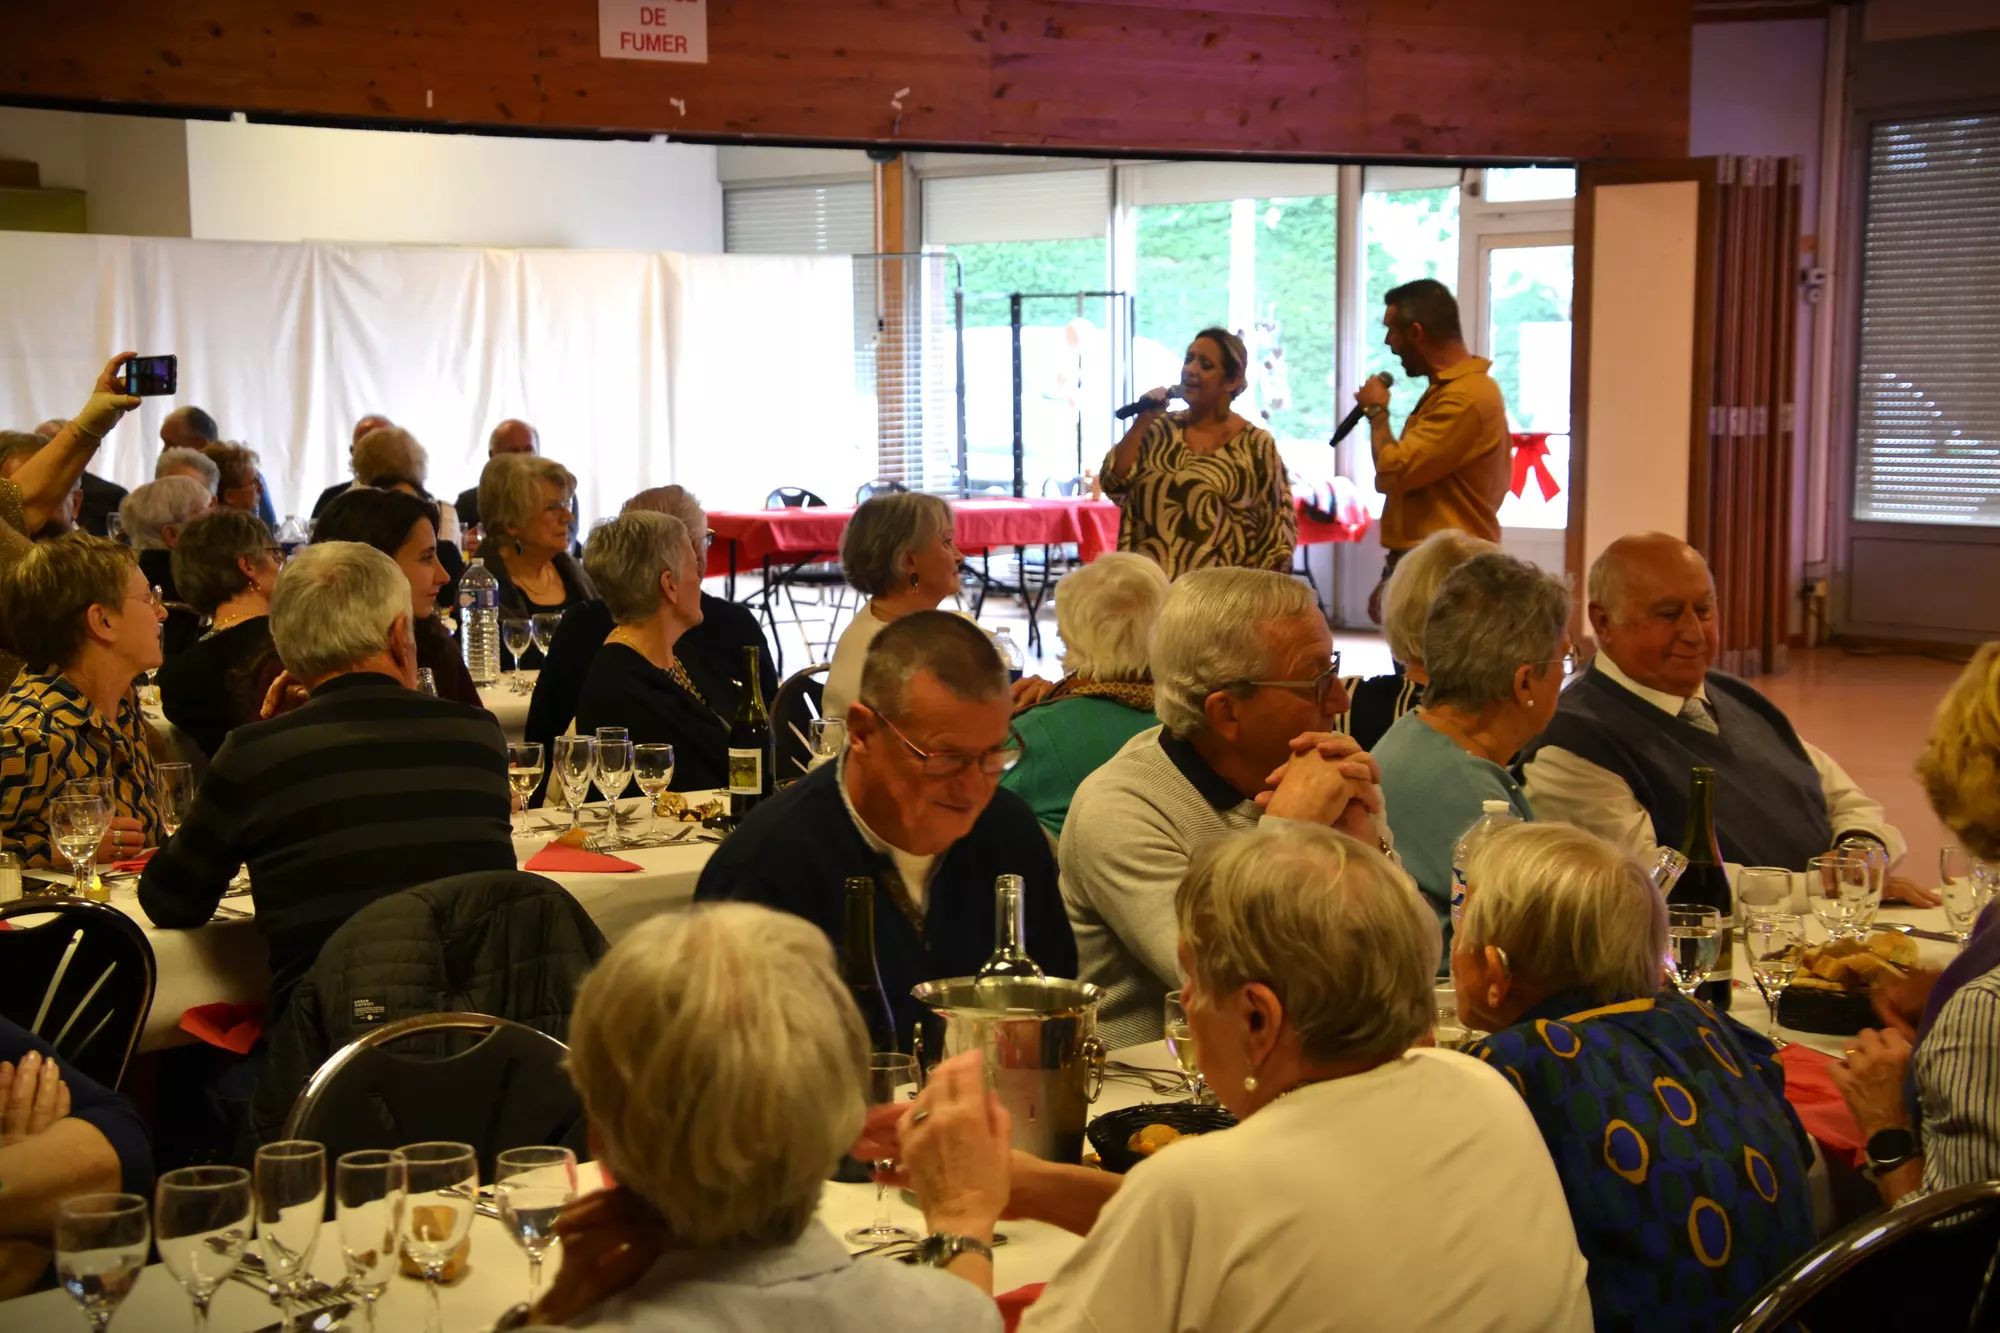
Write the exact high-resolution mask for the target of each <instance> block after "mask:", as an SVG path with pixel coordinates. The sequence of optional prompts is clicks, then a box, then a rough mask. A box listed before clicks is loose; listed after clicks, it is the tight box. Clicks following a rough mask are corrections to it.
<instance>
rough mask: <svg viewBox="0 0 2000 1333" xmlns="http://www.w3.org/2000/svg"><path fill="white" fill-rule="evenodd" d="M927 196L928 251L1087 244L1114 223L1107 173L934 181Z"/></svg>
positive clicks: (925, 185) (1014, 174) (1026, 174)
mask: <svg viewBox="0 0 2000 1333" xmlns="http://www.w3.org/2000/svg"><path fill="white" fill-rule="evenodd" d="M923 190H924V245H925V247H926V248H928V247H931V246H939V245H972V244H976V243H979V242H983V241H1076V240H1087V239H1089V238H1091V237H1094V236H1102V235H1104V234H1105V229H1106V227H1107V226H1108V224H1109V219H1110V207H1111V189H1110V176H1109V173H1108V172H1106V171H1105V170H1104V169H1103V168H1101V167H1098V168H1092V169H1088V170H1077V171H1013V172H1007V173H1004V174H1001V175H990V176H945V177H931V178H929V179H927V180H925V181H924V183H923Z"/></svg>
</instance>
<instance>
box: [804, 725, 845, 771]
mask: <svg viewBox="0 0 2000 1333" xmlns="http://www.w3.org/2000/svg"><path fill="white" fill-rule="evenodd" d="M806 731H807V735H808V738H809V739H810V740H811V742H812V752H813V766H814V767H815V768H817V767H818V766H819V765H821V764H824V763H826V762H827V761H828V760H830V759H833V758H835V757H836V756H838V755H839V754H840V752H841V751H842V750H843V749H845V748H846V747H847V719H846V718H841V717H816V718H814V719H813V720H812V724H811V725H810V726H809V727H807V728H806Z"/></svg>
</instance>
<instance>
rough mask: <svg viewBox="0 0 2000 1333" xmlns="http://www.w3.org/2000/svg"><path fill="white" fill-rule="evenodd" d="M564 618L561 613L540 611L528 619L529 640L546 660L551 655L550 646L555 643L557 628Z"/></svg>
mask: <svg viewBox="0 0 2000 1333" xmlns="http://www.w3.org/2000/svg"><path fill="white" fill-rule="evenodd" d="M562 618H563V613H562V612H560V611H538V612H536V613H535V614H534V615H532V616H529V617H528V638H529V639H531V640H533V642H534V645H535V650H536V651H537V652H539V653H540V654H541V655H542V657H543V658H544V659H546V658H547V657H548V655H549V645H550V644H551V643H554V642H555V638H556V627H557V626H558V625H560V624H562Z"/></svg>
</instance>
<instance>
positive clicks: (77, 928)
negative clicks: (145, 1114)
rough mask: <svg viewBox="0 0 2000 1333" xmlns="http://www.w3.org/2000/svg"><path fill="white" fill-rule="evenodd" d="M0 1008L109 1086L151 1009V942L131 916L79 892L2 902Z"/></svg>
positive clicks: (119, 1076) (134, 1045)
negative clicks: (74, 896)
mask: <svg viewBox="0 0 2000 1333" xmlns="http://www.w3.org/2000/svg"><path fill="white" fill-rule="evenodd" d="M0 923H4V924H5V925H6V926H7V929H5V930H0V1014H5V1015H6V1016H7V1018H8V1019H9V1020H10V1021H12V1022H15V1023H18V1024H20V1025H21V1026H22V1027H24V1028H26V1029H28V1031H30V1032H32V1033H34V1034H35V1035H36V1036H38V1037H40V1038H41V1039H42V1040H43V1041H46V1042H48V1043H49V1045H51V1046H53V1047H55V1048H56V1055H57V1057H58V1058H59V1059H61V1060H62V1061H63V1062H65V1063H66V1064H69V1065H71V1066H74V1067H75V1068H76V1069H77V1070H78V1071H79V1072H81V1073H83V1074H86V1075H88V1076H89V1077H90V1078H93V1079H95V1080H96V1081H97V1082H99V1083H102V1084H103V1085H104V1086H105V1087H107V1088H115V1087H117V1086H118V1084H119V1082H120V1081H121V1080H123V1079H124V1077H125V1066H126V1064H127V1063H128V1062H129V1061H130V1060H131V1058H132V1052H133V1051H134V1050H136V1049H137V1048H138V1045H139V1036H140V1034H141V1033H143V1032H144V1031H145V1030H146V1015H148V1014H150V1013H151V1012H152V1011H153V989H154V986H155V984H156V982H157V973H156V971H155V968H154V964H153V946H152V945H151V944H149V943H148V942H147V940H146V935H145V932H144V931H142V930H140V929H139V927H138V925H137V924H136V923H135V922H134V921H133V920H132V918H130V917H128V916H126V915H125V914H124V913H123V912H121V911H119V910H118V909H117V908H115V907H106V906H105V905H104V904H102V903H94V902H90V901H89V900H87V899H84V898H69V897H53V898H52V897H40V898H22V899H19V900H17V901H15V902H11V903H8V904H6V905H5V906H0Z"/></svg>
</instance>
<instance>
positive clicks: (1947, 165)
mask: <svg viewBox="0 0 2000 1333" xmlns="http://www.w3.org/2000/svg"><path fill="white" fill-rule="evenodd" d="M1862 264H1863V270H1862V279H1861V371H1860V377H1859V383H1858V386H1857V393H1856V422H1855V459H1854V517H1855V518H1856V519H1859V520H1862V521H1865V522H1874V523H1925V524H1954V525H1960V526H1977V527H2000V374H1996V372H1995V363H1994V353H1993V343H1994V338H1993V334H1992V332H1991V330H1992V329H1994V328H1995V327H1996V326H2000V115H1989V116H1952V117H1945V118H1940V119H1934V120H1911V121H1897V122H1892V123H1887V124H1880V125H1877V126H1875V127H1874V132H1873V134H1872V135H1871V136H1870V142H1869V153H1868V212H1867V223H1866V227H1865V230H1864V233H1863V237H1862Z"/></svg>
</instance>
